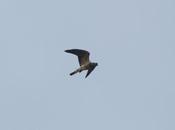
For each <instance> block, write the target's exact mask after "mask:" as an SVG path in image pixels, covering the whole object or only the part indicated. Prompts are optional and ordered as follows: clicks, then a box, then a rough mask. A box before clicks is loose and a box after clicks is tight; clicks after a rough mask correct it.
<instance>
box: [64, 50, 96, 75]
mask: <svg viewBox="0 0 175 130" xmlns="http://www.w3.org/2000/svg"><path fill="white" fill-rule="evenodd" d="M65 52H67V53H71V54H74V55H76V56H78V61H79V65H80V67H79V68H78V69H76V70H75V71H73V72H72V73H70V75H74V74H76V73H78V72H79V73H80V72H82V71H84V70H88V71H87V74H86V76H85V78H86V77H87V76H88V75H89V74H90V73H91V72H92V71H93V70H94V69H95V67H96V66H97V65H98V63H95V62H91V61H90V60H89V55H90V53H89V52H88V51H86V50H81V49H70V50H65Z"/></svg>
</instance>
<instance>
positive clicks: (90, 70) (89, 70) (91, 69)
mask: <svg viewBox="0 0 175 130" xmlns="http://www.w3.org/2000/svg"><path fill="white" fill-rule="evenodd" d="M95 67H96V66H91V67H90V68H89V69H88V72H87V74H86V77H88V75H89V74H90V73H91V72H92V71H93V70H94V68H95ZM86 77H85V78H86Z"/></svg>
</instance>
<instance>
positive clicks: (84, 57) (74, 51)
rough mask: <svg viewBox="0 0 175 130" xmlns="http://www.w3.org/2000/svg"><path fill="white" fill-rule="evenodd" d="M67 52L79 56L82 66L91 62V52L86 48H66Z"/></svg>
mask: <svg viewBox="0 0 175 130" xmlns="http://www.w3.org/2000/svg"><path fill="white" fill-rule="evenodd" d="M65 52H67V53H71V54H74V55H76V56H78V61H79V64H80V66H81V65H83V64H85V63H87V62H89V55H90V54H89V52H88V51H86V50H80V49H70V50H65Z"/></svg>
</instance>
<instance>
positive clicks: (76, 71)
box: [70, 69, 80, 76]
mask: <svg viewBox="0 0 175 130" xmlns="http://www.w3.org/2000/svg"><path fill="white" fill-rule="evenodd" d="M78 72H80V70H79V69H77V70H75V71H74V72H72V73H70V75H71V76H72V75H74V74H76V73H78Z"/></svg>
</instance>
